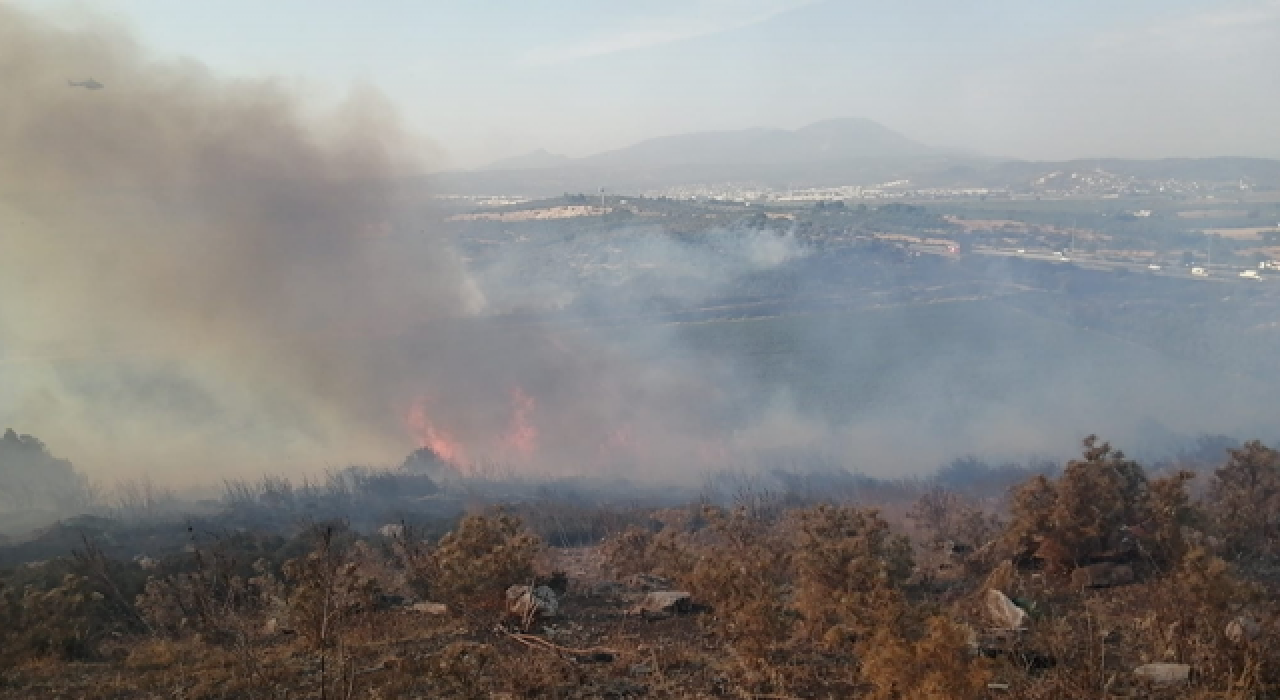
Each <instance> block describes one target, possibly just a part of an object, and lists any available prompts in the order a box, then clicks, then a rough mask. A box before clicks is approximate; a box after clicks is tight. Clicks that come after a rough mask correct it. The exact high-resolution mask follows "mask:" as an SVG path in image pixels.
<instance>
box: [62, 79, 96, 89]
mask: <svg viewBox="0 0 1280 700" xmlns="http://www.w3.org/2000/svg"><path fill="white" fill-rule="evenodd" d="M67 85H68V86H69V87H82V88H85V89H86V90H101V89H102V88H103V87H105V86H104V85H103V84H102V83H100V82H98V81H96V80H94V79H93V78H89V79H88V80H86V81H84V82H82V83H77V82H74V81H71V80H68V81H67Z"/></svg>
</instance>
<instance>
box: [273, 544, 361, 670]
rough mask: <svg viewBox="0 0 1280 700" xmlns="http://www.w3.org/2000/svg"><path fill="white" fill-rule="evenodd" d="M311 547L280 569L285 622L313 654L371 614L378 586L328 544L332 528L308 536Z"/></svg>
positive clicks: (344, 552) (342, 551) (343, 551)
mask: <svg viewBox="0 0 1280 700" xmlns="http://www.w3.org/2000/svg"><path fill="white" fill-rule="evenodd" d="M312 537H313V538H314V541H315V544H314V548H313V549H312V551H311V552H310V553H308V554H306V555H305V556H302V557H299V558H297V559H291V560H289V561H288V562H286V563H285V565H284V577H285V581H286V582H287V584H288V586H289V592H288V609H289V622H290V624H291V625H293V627H294V629H296V630H297V631H298V632H299V633H300V634H301V635H302V637H303V639H305V640H306V641H307V642H308V643H310V644H311V645H312V646H314V647H316V648H321V649H323V648H326V647H330V646H334V645H335V642H336V641H337V640H340V639H341V638H342V635H343V634H344V632H345V631H346V627H347V626H348V625H349V624H351V622H352V620H353V618H355V617H356V616H357V615H359V614H360V613H362V612H367V611H370V610H372V609H373V607H374V603H375V601H376V599H377V595H378V592H379V587H378V582H377V581H376V580H375V579H373V578H372V577H370V576H368V575H367V574H366V573H365V572H364V571H363V570H362V569H361V567H360V566H359V564H358V563H357V562H355V561H351V560H350V557H349V552H348V551H347V549H346V548H344V547H340V546H338V545H337V543H335V541H334V531H333V528H332V527H324V528H321V529H318V530H316V531H314V532H313V533H312Z"/></svg>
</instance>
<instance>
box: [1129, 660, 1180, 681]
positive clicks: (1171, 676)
mask: <svg viewBox="0 0 1280 700" xmlns="http://www.w3.org/2000/svg"><path fill="white" fill-rule="evenodd" d="M1133 675H1135V676H1137V677H1139V678H1142V679H1145V680H1148V681H1151V682H1152V683H1155V684H1157V685H1168V684H1172V683H1185V682H1187V679H1188V678H1190V677H1191V667H1190V666H1188V665H1187V664H1143V665H1141V666H1139V667H1137V668H1135V669H1133Z"/></svg>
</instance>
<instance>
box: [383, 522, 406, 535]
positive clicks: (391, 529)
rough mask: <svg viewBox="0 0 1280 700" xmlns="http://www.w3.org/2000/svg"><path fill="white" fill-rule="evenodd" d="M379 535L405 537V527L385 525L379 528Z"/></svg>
mask: <svg viewBox="0 0 1280 700" xmlns="http://www.w3.org/2000/svg"><path fill="white" fill-rule="evenodd" d="M378 534H379V535H382V536H383V537H404V525H397V524H393V525H383V526H382V527H380V528H378Z"/></svg>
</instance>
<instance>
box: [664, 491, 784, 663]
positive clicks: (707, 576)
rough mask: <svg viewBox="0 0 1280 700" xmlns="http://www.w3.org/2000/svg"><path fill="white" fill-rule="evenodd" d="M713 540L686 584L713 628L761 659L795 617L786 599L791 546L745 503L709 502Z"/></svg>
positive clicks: (740, 649) (707, 511)
mask: <svg viewBox="0 0 1280 700" xmlns="http://www.w3.org/2000/svg"><path fill="white" fill-rule="evenodd" d="M704 517H705V518H706V520H707V521H708V522H709V523H710V528H711V530H712V532H713V533H714V534H715V541H714V544H711V545H709V546H706V547H705V548H704V549H702V550H701V551H700V556H699V557H698V559H697V562H696V563H695V564H694V565H693V571H692V573H691V574H690V575H689V577H688V585H689V587H690V589H691V590H692V592H693V594H694V595H695V596H696V597H697V598H698V599H700V600H703V601H706V602H707V603H709V604H710V605H711V606H712V608H713V610H714V619H715V622H716V625H715V628H716V630H717V632H718V633H719V634H721V635H722V636H723V637H724V638H725V639H726V640H727V641H729V642H730V643H731V644H732V645H733V646H734V648H735V650H736V651H738V652H739V653H741V654H744V655H746V656H747V657H750V658H755V659H758V658H762V657H763V656H764V655H765V654H766V653H767V652H768V651H769V650H770V649H772V648H773V647H774V646H775V645H778V644H781V643H782V642H783V641H784V640H786V638H787V637H788V635H789V631H790V628H791V625H792V622H793V620H794V617H793V615H792V614H791V613H790V611H789V610H788V606H787V602H786V600H785V599H784V593H785V592H786V589H787V586H788V583H789V578H790V577H789V567H790V553H791V548H790V547H788V546H787V543H786V542H785V540H784V539H783V538H781V537H779V536H778V535H777V533H775V532H773V531H771V529H770V527H769V525H768V524H767V523H766V522H763V521H762V520H760V519H759V518H757V517H753V515H752V514H751V513H750V512H749V511H748V510H747V509H745V508H737V509H735V510H733V511H732V512H730V511H726V510H724V509H721V508H716V507H711V506H708V507H707V508H706V509H705V510H704Z"/></svg>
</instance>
